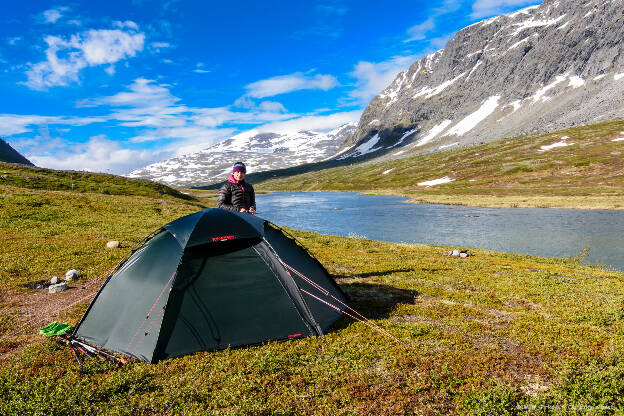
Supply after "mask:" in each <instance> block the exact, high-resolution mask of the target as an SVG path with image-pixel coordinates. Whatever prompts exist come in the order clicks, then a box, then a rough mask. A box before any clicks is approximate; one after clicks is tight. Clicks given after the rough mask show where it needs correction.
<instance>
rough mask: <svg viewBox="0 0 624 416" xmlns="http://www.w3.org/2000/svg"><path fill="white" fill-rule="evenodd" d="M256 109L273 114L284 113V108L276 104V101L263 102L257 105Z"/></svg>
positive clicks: (280, 104)
mask: <svg viewBox="0 0 624 416" xmlns="http://www.w3.org/2000/svg"><path fill="white" fill-rule="evenodd" d="M258 108H259V109H260V110H262V111H268V112H275V113H285V112H286V111H287V110H286V107H284V106H283V105H282V103H278V102H277V101H263V102H261V103H260V105H258Z"/></svg>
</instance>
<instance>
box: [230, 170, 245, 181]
mask: <svg viewBox="0 0 624 416" xmlns="http://www.w3.org/2000/svg"><path fill="white" fill-rule="evenodd" d="M233 175H234V179H236V180H237V181H238V182H240V181H242V180H243V179H245V173H244V172H241V171H240V170H239V171H237V172H234V174H233Z"/></svg>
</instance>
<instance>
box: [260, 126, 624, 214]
mask: <svg viewBox="0 0 624 416" xmlns="http://www.w3.org/2000/svg"><path fill="white" fill-rule="evenodd" d="M564 136H568V137H569V138H568V139H567V140H566V142H567V143H568V144H570V145H569V146H565V147H554V148H551V149H550V150H545V151H540V150H541V146H548V145H551V144H554V143H558V142H560V141H561V138H562V137H564ZM618 137H624V121H612V122H603V123H598V124H595V125H590V126H583V127H576V128H571V129H567V130H562V131H558V132H555V133H549V134H542V135H531V136H523V137H518V138H513V139H509V140H503V141H497V142H492V143H488V144H484V145H480V146H474V147H467V148H460V149H455V150H449V151H445V152H439V153H433V154H427V155H421V156H414V157H410V158H405V159H400V160H393V161H388V162H382V163H371V162H364V163H357V164H353V165H351V166H347V167H339V168H332V169H325V170H321V171H316V172H309V173H305V174H300V175H295V176H289V177H281V178H275V179H271V180H267V181H264V182H261V183H258V184H256V188H257V189H258V190H264V191H278V190H279V191H361V192H371V193H389V194H395V195H404V196H408V197H410V198H413V200H414V201H415V202H433V203H449V204H461V205H480V206H532V207H565V208H615V209H624V141H612V140H613V139H615V138H618ZM443 177H449V178H451V179H453V182H450V183H446V184H441V185H435V186H429V187H427V186H419V185H418V183H421V182H425V181H430V180H434V179H439V178H443Z"/></svg>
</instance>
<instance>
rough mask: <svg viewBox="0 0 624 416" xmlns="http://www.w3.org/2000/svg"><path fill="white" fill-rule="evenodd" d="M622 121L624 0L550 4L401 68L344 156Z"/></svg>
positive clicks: (486, 25)
mask: <svg viewBox="0 0 624 416" xmlns="http://www.w3.org/2000/svg"><path fill="white" fill-rule="evenodd" d="M623 117H624V1H623V0H593V1H592V0H545V1H544V2H543V3H542V4H540V5H538V6H532V7H529V8H526V9H524V10H520V11H517V12H514V13H510V14H507V15H502V16H498V17H494V18H491V19H487V20H484V21H481V22H479V23H476V24H473V25H471V26H468V27H466V28H464V29H462V30H460V31H459V32H458V33H457V34H456V36H455V37H454V38H453V39H451V40H450V41H449V42H448V43H447V45H446V47H445V48H444V49H442V50H439V51H437V52H435V53H433V54H431V55H428V56H426V57H424V58H422V59H421V60H419V61H417V62H415V63H414V64H412V65H411V67H410V68H409V69H408V70H406V71H404V72H402V73H400V74H399V75H398V76H397V77H396V79H395V80H394V82H392V84H391V85H389V86H388V87H387V88H386V89H385V90H384V91H383V92H382V93H381V94H379V95H378V96H376V97H375V98H374V99H373V100H372V101H371V102H370V104H369V105H368V107H367V108H366V110H365V111H364V113H363V114H362V117H361V118H360V121H359V124H358V128H357V131H356V132H355V133H354V135H353V136H352V137H351V138H350V139H349V140H348V142H346V143H345V146H344V147H343V149H342V155H341V156H340V157H342V158H345V159H347V160H349V159H351V158H360V157H362V156H364V155H366V156H367V157H373V156H380V155H385V156H384V157H391V158H394V157H404V156H406V155H408V154H410V153H414V152H419V153H420V152H429V151H438V150H442V149H445V148H449V147H452V146H461V145H470V144H475V143H480V142H487V141H491V140H496V139H501V138H506V137H513V136H517V135H521V134H526V133H532V132H538V131H553V130H557V129H562V128H566V127H571V126H577V125H582V124H587V123H591V122H595V121H599V120H610V119H620V118H623ZM395 147H396V148H398V147H401V149H400V150H399V149H396V148H395ZM400 155H402V156H400Z"/></svg>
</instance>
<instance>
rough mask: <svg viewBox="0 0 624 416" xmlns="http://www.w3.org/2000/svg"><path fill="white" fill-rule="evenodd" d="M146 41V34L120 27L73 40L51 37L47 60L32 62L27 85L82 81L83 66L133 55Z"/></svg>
mask: <svg viewBox="0 0 624 416" xmlns="http://www.w3.org/2000/svg"><path fill="white" fill-rule="evenodd" d="M130 23H132V22H130ZM135 26H136V25H135ZM144 41H145V35H144V34H143V33H137V32H134V31H123V30H118V29H114V30H88V31H86V32H83V33H80V34H76V35H73V36H71V38H70V39H69V40H65V39H63V38H60V37H57V36H47V37H46V38H45V42H46V43H47V45H48V49H47V50H46V60H45V61H43V62H39V63H36V64H34V65H31V67H30V69H29V70H28V71H27V72H26V75H27V76H28V81H26V82H24V84H25V85H26V86H28V87H29V88H31V89H34V90H46V89H48V88H49V87H53V86H64V85H68V84H70V83H72V82H78V73H79V72H80V71H81V70H82V69H84V68H86V67H89V66H98V65H104V64H114V63H115V62H117V61H120V60H122V59H126V58H130V57H133V56H135V55H136V53H137V52H139V51H141V50H143V43H144ZM59 54H61V56H59Z"/></svg>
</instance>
